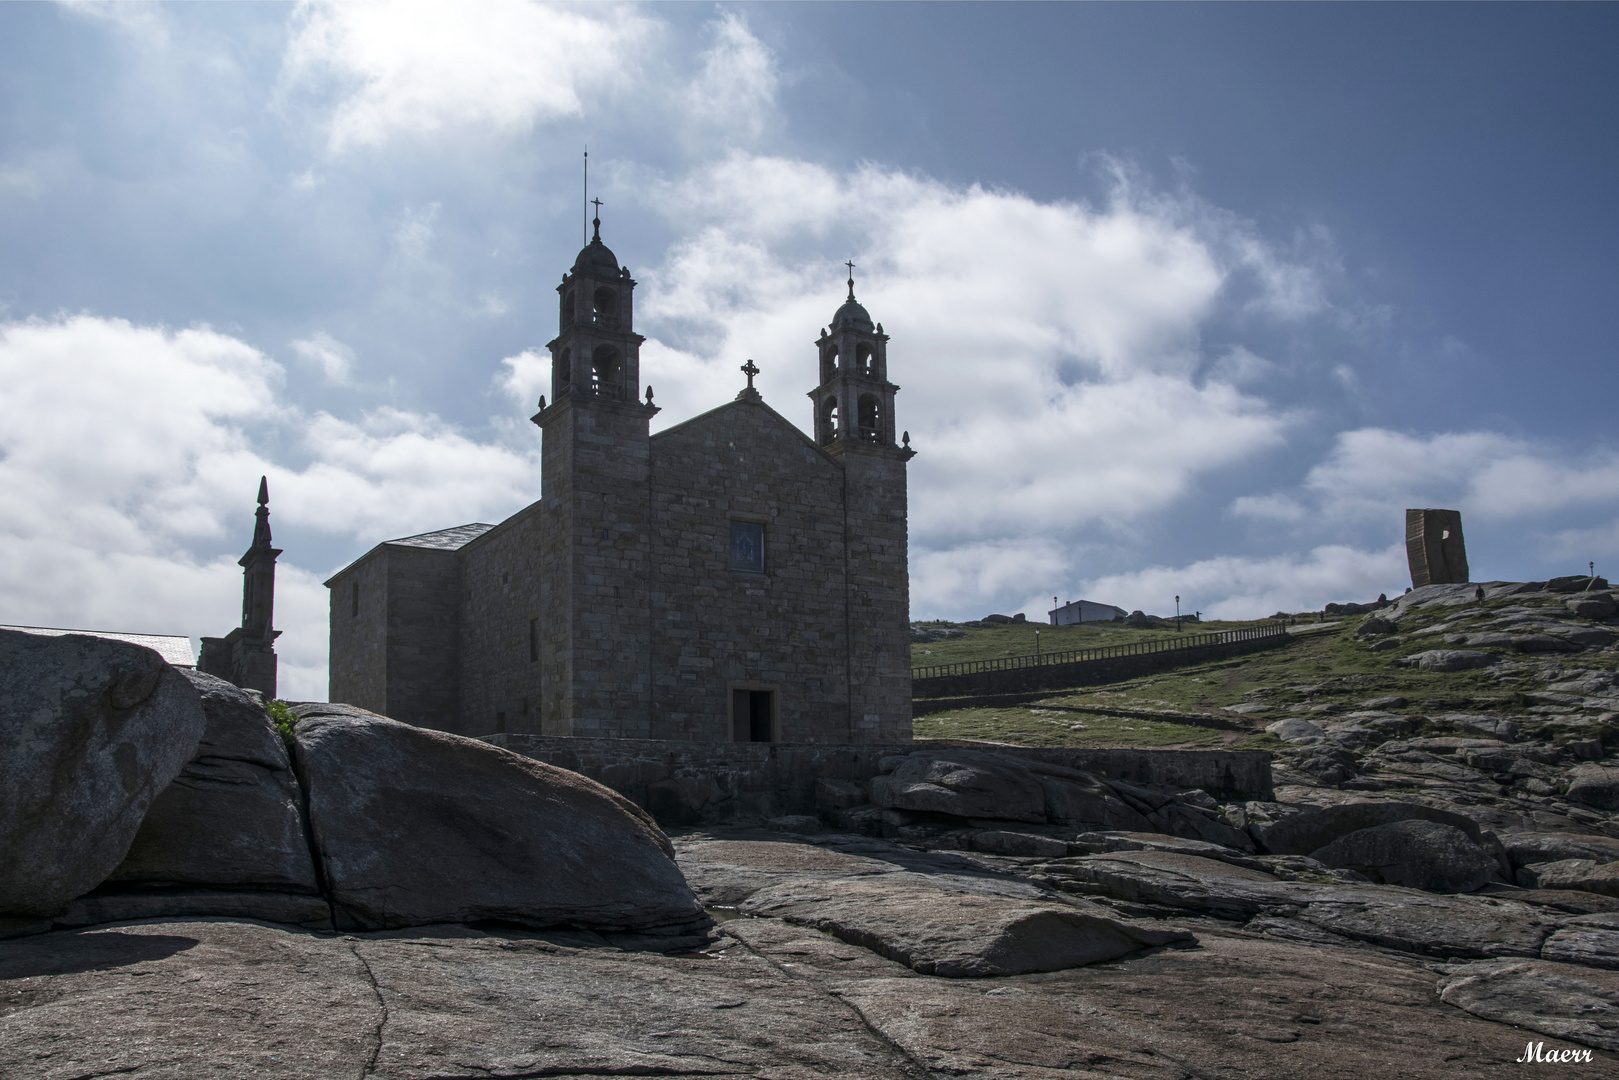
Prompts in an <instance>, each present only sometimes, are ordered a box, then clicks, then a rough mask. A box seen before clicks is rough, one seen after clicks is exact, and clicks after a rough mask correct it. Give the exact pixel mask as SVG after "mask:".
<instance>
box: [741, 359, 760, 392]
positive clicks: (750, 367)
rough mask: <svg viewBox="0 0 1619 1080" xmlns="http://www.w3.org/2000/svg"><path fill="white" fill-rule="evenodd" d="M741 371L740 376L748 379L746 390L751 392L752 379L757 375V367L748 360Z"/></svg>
mask: <svg viewBox="0 0 1619 1080" xmlns="http://www.w3.org/2000/svg"><path fill="white" fill-rule="evenodd" d="M741 371H742V374H744V375H746V376H747V377H748V389H749V390H752V389H753V377H754V376H755V375H757V374H759V365H757V364H755V363H754V362H753V361H752V360H751V359H750V360H749V361H748V362H747V363H746V364H743V365H742V367H741Z"/></svg>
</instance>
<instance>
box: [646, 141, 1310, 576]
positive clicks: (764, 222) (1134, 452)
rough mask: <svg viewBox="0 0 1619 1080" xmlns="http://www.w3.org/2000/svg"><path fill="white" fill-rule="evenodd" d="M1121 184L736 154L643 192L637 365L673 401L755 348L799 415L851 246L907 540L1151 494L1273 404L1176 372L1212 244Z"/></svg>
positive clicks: (959, 536)
mask: <svg viewBox="0 0 1619 1080" xmlns="http://www.w3.org/2000/svg"><path fill="white" fill-rule="evenodd" d="M1128 194H1129V192H1128V191H1126V190H1123V189H1121V192H1120V194H1119V197H1118V198H1117V199H1116V200H1115V201H1114V202H1113V203H1111V204H1110V205H1109V206H1108V207H1107V208H1105V209H1100V210H1098V209H1093V208H1089V207H1086V206H1082V205H1078V204H1073V203H1061V202H1058V203H1040V202H1037V201H1035V200H1033V199H1030V198H1027V197H1025V196H1022V195H1018V194H1016V193H1010V192H998V191H987V190H984V189H982V188H978V187H971V188H952V187H949V186H947V185H944V184H939V183H935V182H932V181H928V180H925V179H921V178H917V177H914V176H908V175H905V174H901V173H895V172H889V171H883V170H880V169H877V168H874V167H866V168H862V169H860V170H857V171H855V172H852V173H847V174H838V173H835V172H833V171H831V170H828V169H825V168H822V167H820V166H815V165H810V164H806V163H803V162H798V161H793V160H790V159H785V158H779V157H756V156H749V155H746V154H743V153H740V152H733V153H732V154H730V155H729V156H727V157H726V158H725V159H723V160H722V161H720V162H717V163H716V164H714V165H713V166H711V167H708V168H705V169H702V170H699V171H698V172H696V173H694V174H693V175H691V176H690V177H688V178H686V179H685V180H684V181H682V182H680V183H676V184H666V185H663V186H662V187H659V188H657V189H656V191H655V195H654V198H655V201H656V204H657V205H658V206H659V207H660V208H661V209H662V210H663V211H664V212H665V213H666V214H667V215H668V216H669V217H671V218H672V219H673V220H674V222H675V223H676V225H677V227H679V228H681V229H682V230H683V231H684V232H685V233H686V239H685V240H684V241H682V242H681V243H679V244H677V245H676V246H675V247H674V248H673V249H672V250H671V251H670V253H669V256H668V258H667V259H666V261H665V262H664V263H663V265H661V266H659V267H657V268H656V269H654V270H652V271H649V272H647V273H646V274H645V275H644V277H645V279H646V280H647V282H648V285H647V288H646V293H647V295H646V296H645V297H644V298H642V299H641V300H640V301H639V308H638V310H639V312H640V313H641V316H642V322H643V325H646V324H648V323H652V324H655V325H657V326H660V327H666V328H668V334H667V336H668V337H671V338H672V339H673V340H664V341H657V340H654V341H649V342H648V343H647V346H646V348H645V349H644V350H643V354H642V356H643V362H642V370H643V374H645V375H646V377H647V379H648V380H649V381H652V382H654V383H655V384H657V385H659V386H660V388H661V389H670V390H671V391H672V392H671V393H668V394H666V395H665V396H663V397H662V398H660V402H661V403H663V404H665V405H667V406H670V408H669V411H668V413H667V414H666V415H667V416H668V417H669V418H670V419H679V418H681V417H684V416H687V415H690V414H691V413H692V412H696V411H699V410H700V409H702V408H708V407H712V405H713V404H715V403H717V402H718V401H722V400H724V398H725V397H726V396H729V393H734V391H735V388H736V387H737V386H738V385H739V384H740V377H739V376H737V375H734V374H732V372H733V371H734V370H735V368H736V366H737V365H739V364H740V363H741V362H742V361H743V360H744V359H747V358H749V357H752V358H756V359H758V361H759V363H760V366H761V367H762V368H764V374H762V375H761V376H760V379H759V385H760V387H761V390H762V391H763V393H764V394H765V396H766V398H767V400H770V401H772V402H776V403H779V404H778V408H780V409H781V411H783V413H784V414H785V415H787V416H788V417H789V418H790V419H792V420H793V421H794V422H795V423H798V424H799V425H800V426H801V427H805V428H807V427H808V426H809V409H808V405H807V404H805V403H803V401H802V399H801V397H800V395H801V394H802V393H803V392H804V390H806V389H808V388H809V387H811V386H813V385H814V382H815V380H816V377H817V375H816V370H815V349H814V347H813V345H812V343H811V342H812V339H813V337H814V336H815V332H816V330H818V329H819V328H820V327H821V326H824V325H825V324H826V322H827V319H828V317H829V316H830V315H831V314H832V312H833V311H834V310H835V309H836V307H837V306H838V305H839V304H840V303H841V302H842V300H843V295H842V294H843V287H842V282H841V278H842V276H843V269H842V267H840V266H838V265H837V262H838V261H839V260H837V259H836V258H835V255H836V254H841V253H842V251H849V252H851V253H852V254H853V256H854V259H855V261H856V262H857V263H858V264H859V267H860V268H859V269H858V270H857V277H858V279H859V280H858V282H857V292H858V293H859V295H860V298H861V301H862V302H863V303H864V304H865V305H866V306H867V308H868V309H869V310H870V311H871V312H872V315H873V318H875V319H877V320H879V321H881V322H883V324H884V326H885V328H886V330H887V331H888V332H889V333H890V334H891V335H892V336H893V345H892V346H891V349H890V371H889V374H890V377H891V378H892V379H893V380H894V381H895V382H897V383H900V384H901V385H902V386H903V387H904V390H903V392H902V393H901V394H900V395H899V397H898V399H897V405H896V414H897V416H898V419H899V423H900V426H901V427H902V428H905V429H908V430H909V431H910V432H911V433H912V435H913V437H914V438H913V445H914V446H916V447H917V449H918V450H919V451H920V455H921V456H919V457H918V458H917V459H916V461H915V462H914V464H913V466H912V470H911V477H912V499H911V508H912V514H911V522H912V530H913V535H914V536H915V537H916V538H917V541H918V549H919V550H924V551H927V550H936V549H942V548H950V549H957V548H958V547H959V550H960V551H962V552H963V553H967V552H972V551H978V550H980V548H979V547H977V546H976V545H980V544H984V543H993V542H997V541H1001V540H1010V539H1012V538H1013V537H1016V536H1020V535H1027V534H1028V533H1029V532H1031V531H1039V532H1056V533H1071V532H1072V531H1073V530H1076V529H1079V528H1081V527H1084V526H1087V525H1092V524H1095V523H1098V522H1103V523H1110V524H1117V523H1120V522H1124V521H1128V520H1130V519H1132V518H1135V517H1138V516H1139V515H1141V514H1144V513H1149V512H1153V511H1156V510H1160V509H1162V508H1164V507H1166V506H1168V505H1170V504H1172V503H1173V502H1174V501H1175V500H1177V499H1179V498H1180V497H1182V496H1183V495H1184V494H1186V493H1187V492H1188V490H1189V489H1190V487H1191V485H1192V484H1193V482H1194V480H1195V478H1196V477H1198V476H1200V475H1206V474H1207V473H1209V472H1210V471H1211V470H1216V469H1222V468H1226V467H1229V466H1231V465H1234V464H1236V463H1238V462H1241V461H1244V460H1247V459H1249V458H1251V457H1252V456H1253V455H1255V454H1257V453H1259V452H1262V451H1264V450H1267V449H1269V448H1272V447H1275V446H1277V445H1279V443H1280V442H1281V440H1282V437H1283V434H1284V432H1285V430H1286V429H1287V428H1288V426H1289V425H1290V423H1291V422H1292V418H1291V416H1290V415H1288V414H1286V413H1284V412H1282V411H1280V410H1277V409H1275V408H1273V407H1272V406H1270V405H1269V404H1268V403H1267V402H1265V401H1264V400H1262V399H1260V398H1257V397H1252V396H1249V395H1247V394H1244V393H1243V392H1241V391H1239V390H1237V389H1236V388H1235V386H1234V385H1232V383H1231V382H1230V381H1226V380H1224V379H1222V378H1221V377H1220V374H1219V373H1218V372H1216V373H1215V375H1214V376H1213V377H1211V378H1207V379H1204V380H1202V382H1201V385H1199V384H1198V383H1197V382H1194V380H1193V374H1194V373H1195V372H1196V371H1197V370H1198V369H1199V367H1200V366H1201V357H1200V345H1199V332H1200V328H1201V326H1202V324H1203V322H1204V321H1205V320H1206V319H1207V318H1208V317H1209V315H1210V314H1211V312H1212V311H1213V310H1214V309H1215V307H1216V305H1217V303H1218V302H1219V300H1220V297H1221V293H1222V289H1223V287H1224V285H1225V282H1226V280H1227V276H1228V271H1227V270H1224V269H1222V267H1223V265H1224V262H1223V260H1224V256H1223V255H1222V254H1221V252H1219V251H1217V250H1216V249H1215V248H1213V247H1212V246H1211V245H1210V244H1209V243H1207V242H1205V241H1204V240H1203V239H1202V238H1200V236H1199V234H1198V232H1197V230H1196V229H1195V228H1193V227H1192V226H1190V225H1186V224H1181V223H1178V222H1177V221H1175V220H1171V219H1170V217H1169V216H1166V215H1158V214H1156V213H1154V212H1151V211H1150V210H1149V209H1148V208H1143V207H1138V206H1136V205H1135V204H1133V203H1132V202H1131V201H1130V200H1129V198H1128V197H1127V196H1128ZM1222 229H1224V230H1226V232H1228V233H1229V231H1230V226H1229V225H1222ZM1248 247H1249V248H1250V249H1251V248H1253V247H1254V245H1253V244H1249V245H1248ZM829 249H830V250H829ZM840 249H841V250H840ZM1227 355H1228V356H1237V357H1238V358H1239V360H1238V362H1240V363H1242V364H1245V365H1246V366H1247V367H1248V368H1249V369H1255V368H1259V367H1261V366H1262V365H1263V364H1264V363H1265V362H1264V361H1261V360H1259V358H1257V357H1254V356H1252V354H1251V353H1247V352H1246V350H1243V351H1242V352H1240V353H1238V352H1237V351H1235V350H1228V353H1227ZM666 382H667V383H668V384H669V385H668V386H667V387H665V385H664V384H665V383H666ZM962 545H965V546H962ZM983 550H986V551H987V550H988V549H983ZM961 557H962V558H968V557H969V556H968V555H967V554H963V555H962V556H961ZM986 557H987V556H986ZM984 572H985V573H987V572H988V571H987V570H986V571H984Z"/></svg>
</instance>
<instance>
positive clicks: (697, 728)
mask: <svg viewBox="0 0 1619 1080" xmlns="http://www.w3.org/2000/svg"><path fill="white" fill-rule="evenodd" d="M842 486H843V474H842V470H841V469H839V468H838V467H837V466H836V465H835V464H834V463H833V462H831V461H830V460H828V459H827V458H826V456H825V455H823V454H822V453H821V452H820V451H818V450H817V449H815V447H814V446H813V445H811V444H810V442H809V441H808V440H807V439H806V438H805V437H804V436H803V435H802V434H801V433H800V432H799V431H798V430H797V429H796V428H794V427H793V426H792V425H791V424H789V423H788V422H787V421H786V420H784V419H783V418H782V417H780V416H779V415H777V414H776V413H774V412H773V411H771V410H770V409H769V408H768V407H766V406H765V405H763V404H762V403H759V402H742V403H738V404H736V405H732V406H726V407H724V408H721V409H717V410H714V411H713V412H710V413H706V414H704V415H702V416H699V417H697V418H696V419H693V420H691V421H688V422H687V423H685V424H682V425H680V426H678V427H675V428H671V429H669V430H668V431H665V432H662V433H660V434H659V435H658V436H656V437H655V438H654V439H653V440H652V507H653V535H652V548H651V578H650V615H651V621H652V625H653V628H654V630H653V645H652V677H653V695H652V697H653V702H652V712H653V717H652V731H651V732H650V733H649V734H652V735H653V736H654V737H656V738H663V739H691V740H699V741H704V742H722V741H730V739H731V731H730V729H729V721H728V716H729V700H730V689H731V688H732V687H733V686H737V685H742V686H747V687H751V688H755V689H766V688H770V689H775V690H776V691H777V700H778V702H779V726H778V729H777V731H776V738H777V739H778V740H779V741H782V742H790V743H847V742H850V741H852V740H851V734H850V728H849V698H848V686H847V671H848V663H849V654H848V649H847V642H848V640H849V638H848V633H849V628H848V622H847V614H848V612H847V610H846V605H845V589H844V582H845V569H844V521H843V491H842ZM732 520H741V521H749V522H755V523H758V524H761V525H763V526H764V537H765V569H764V572H763V573H754V572H749V571H743V570H733V569H731V568H730V561H729V545H730V526H731V521H732ZM901 670H903V671H904V672H905V673H906V674H907V676H908V674H909V668H908V666H907V667H904V668H902V669H901ZM906 716H907V719H908V716H909V713H908V712H907V714H906Z"/></svg>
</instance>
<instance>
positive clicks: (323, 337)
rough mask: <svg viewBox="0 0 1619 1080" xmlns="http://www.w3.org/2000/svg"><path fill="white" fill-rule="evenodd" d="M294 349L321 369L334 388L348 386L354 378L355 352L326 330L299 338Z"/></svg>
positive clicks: (293, 344)
mask: <svg viewBox="0 0 1619 1080" xmlns="http://www.w3.org/2000/svg"><path fill="white" fill-rule="evenodd" d="M292 349H293V351H294V352H296V353H297V354H298V355H299V356H301V357H303V358H304V359H305V360H308V361H309V362H310V363H312V364H314V365H316V366H317V367H319V368H320V369H321V371H322V373H324V374H325V376H326V381H327V382H328V383H331V384H332V385H333V386H348V385H349V384H350V383H351V381H352V380H353V378H354V350H353V349H351V348H349V347H348V346H347V345H345V344H343V343H342V342H341V341H338V340H337V339H336V338H334V337H333V336H332V335H330V334H328V333H327V332H326V331H324V330H317V331H315V332H314V333H313V334H311V335H309V336H308V337H306V338H299V339H298V340H297V341H294V342H293V343H292Z"/></svg>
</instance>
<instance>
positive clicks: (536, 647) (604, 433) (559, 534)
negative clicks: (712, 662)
mask: <svg viewBox="0 0 1619 1080" xmlns="http://www.w3.org/2000/svg"><path fill="white" fill-rule="evenodd" d="M596 207H597V215H598V216H597V217H596V219H595V220H594V222H593V224H594V226H595V235H594V236H593V237H591V240H590V243H588V244H586V245H585V246H584V248H582V249H581V250H580V252H579V257H578V258H576V259H575V260H574V262H573V269H571V270H569V271H568V272H567V273H566V274H563V275H562V284H560V285H558V286H557V294H558V296H559V297H560V298H561V304H560V306H559V308H558V319H557V322H558V327H557V336H556V337H555V338H554V339H553V340H552V341H551V342H550V344H549V345H547V346H546V347H547V348H548V349H550V351H551V401H550V403H549V404H547V403H546V400H545V399H544V398H541V399H540V411H539V412H538V413H536V414H535V415H534V416H533V418H532V419H533V421H534V423H535V424H537V425H539V427H540V430H541V431H543V432H544V438H543V441H542V444H541V447H540V484H541V493H542V495H543V496H544V504H545V526H544V535H543V538H542V541H541V545H540V546H541V550H540V551H539V553H538V554H539V564H540V578H541V580H543V581H544V582H545V583H546V584H545V587H544V588H543V589H542V591H541V595H540V597H539V603H538V605H537V608H538V610H536V611H535V612H534V614H533V615H532V616H530V618H532V619H534V622H533V623H532V624H531V628H530V630H529V633H530V634H531V635H532V639H533V640H532V644H531V646H530V657H531V659H532V661H533V662H534V663H535V664H537V665H539V668H540V671H539V676H540V677H539V680H538V682H539V685H540V690H539V699H540V700H539V702H538V711H539V714H540V719H541V730H542V732H543V733H544V734H547V735H594V734H599V733H601V732H602V731H603V730H605V729H606V727H607V726H608V725H611V724H613V723H615V722H617V718H618V717H623V716H637V717H639V716H645V715H646V713H647V708H648V703H649V701H650V694H651V673H650V669H649V668H648V654H649V652H650V643H649V637H650V632H651V631H650V626H649V625H648V620H649V618H650V615H649V614H648V612H649V610H650V608H649V607H648V589H649V580H650V579H649V565H648V558H649V556H648V552H649V542H650V535H651V507H650V502H649V497H648V494H647V491H648V481H649V476H650V469H651V450H650V446H649V424H650V422H651V420H652V417H653V416H654V415H656V414H657V412H658V409H657V408H656V407H655V406H654V405H653V404H652V388H651V387H648V388H647V391H646V400H645V401H642V400H641V399H640V379H641V342H642V341H644V340H645V339H644V338H642V337H641V335H640V334H637V333H636V332H635V304H634V294H635V280H634V279H633V278H631V277H630V271H629V268H628V267H623V266H620V265H619V263H618V257H617V256H616V255H614V254H613V252H612V251H611V250H610V249H609V248H608V247H607V245H606V244H604V243H602V238H601V217H600V212H601V204H600V202H599V201H598V202H597V204H596ZM603 670H613V671H614V672H615V675H614V678H612V679H611V680H603V679H602V678H601V677H600V673H601V672H602V671H603Z"/></svg>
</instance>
